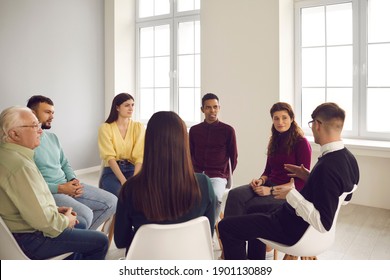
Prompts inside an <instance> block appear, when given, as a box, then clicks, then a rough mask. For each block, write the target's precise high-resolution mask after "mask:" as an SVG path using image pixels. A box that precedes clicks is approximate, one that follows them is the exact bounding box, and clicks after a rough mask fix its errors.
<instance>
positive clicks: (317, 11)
mask: <svg viewBox="0 0 390 280" xmlns="http://www.w3.org/2000/svg"><path fill="white" fill-rule="evenodd" d="M295 18H296V34H297V36H296V62H297V71H296V74H297V75H296V93H297V94H296V96H297V100H296V101H297V104H299V105H298V108H297V109H298V110H297V111H298V112H300V117H301V121H302V127H303V128H304V129H306V130H307V131H309V129H308V126H307V122H308V121H309V120H311V118H310V114H311V112H312V111H313V110H314V108H315V107H316V106H318V105H319V104H321V103H323V102H336V103H338V104H339V105H340V106H341V107H342V108H344V109H345V110H346V113H347V118H346V122H345V126H344V136H347V137H351V138H356V139H386V140H387V139H390V122H389V121H387V120H386V119H385V118H384V116H385V114H386V111H388V108H389V104H390V32H389V28H388V27H389V26H390V1H388V0H349V1H348V0H344V1H341V0H328V1H326V0H310V1H296V5H295Z"/></svg>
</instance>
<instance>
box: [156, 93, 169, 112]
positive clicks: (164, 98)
mask: <svg viewBox="0 0 390 280" xmlns="http://www.w3.org/2000/svg"><path fill="white" fill-rule="evenodd" d="M169 97H170V93H169V88H159V89H156V91H155V108H154V110H155V112H158V111H169V110H170V108H171V100H170V98H169Z"/></svg>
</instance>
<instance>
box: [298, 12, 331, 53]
mask: <svg viewBox="0 0 390 280" xmlns="http://www.w3.org/2000/svg"><path fill="white" fill-rule="evenodd" d="M301 12H302V18H301V21H302V28H301V30H302V42H301V44H302V47H310V46H324V45H325V13H324V7H315V8H305V9H302V10H301Z"/></svg>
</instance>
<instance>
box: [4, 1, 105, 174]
mask: <svg viewBox="0 0 390 280" xmlns="http://www.w3.org/2000/svg"><path fill="white" fill-rule="evenodd" d="M103 4H104V3H103V0H82V1H80V0H66V1H64V0H34V1H31V0H16V1H15V0H1V1H0V111H2V110H3V109H5V108H6V107H9V106H13V105H23V106H25V105H26V102H27V99H28V98H29V97H30V96H31V95H34V94H42V95H46V96H48V97H50V98H51V99H52V100H53V102H54V105H55V119H54V122H53V128H52V130H53V131H54V132H56V133H57V135H58V136H59V138H60V141H61V143H62V146H63V148H64V150H65V153H66V155H67V157H68V159H69V161H70V162H71V164H72V166H73V168H75V169H80V168H87V167H90V166H95V165H98V164H99V162H100V160H99V155H98V148H97V129H98V126H99V125H100V123H102V122H103V117H104V44H103V43H104V41H103V40H104V29H103V24H104V5H103Z"/></svg>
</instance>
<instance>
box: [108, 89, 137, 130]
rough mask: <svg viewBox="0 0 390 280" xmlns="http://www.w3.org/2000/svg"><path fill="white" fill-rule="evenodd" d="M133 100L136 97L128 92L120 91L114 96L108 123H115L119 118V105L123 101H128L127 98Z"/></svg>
mask: <svg viewBox="0 0 390 280" xmlns="http://www.w3.org/2000/svg"><path fill="white" fill-rule="evenodd" d="M130 99H131V100H133V101H134V97H132V96H131V95H130V94H128V93H119V94H118V95H117V96H115V97H114V99H113V100H112V104H111V110H110V114H109V115H108V118H107V120H106V121H105V122H106V123H113V122H115V121H116V120H117V119H118V110H117V107H118V106H120V105H121V104H122V103H123V102H126V101H127V100H130Z"/></svg>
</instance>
